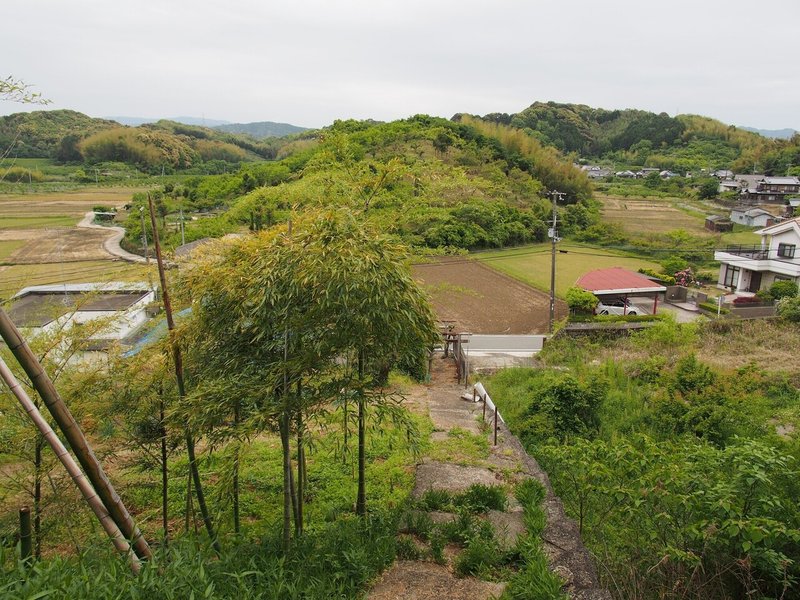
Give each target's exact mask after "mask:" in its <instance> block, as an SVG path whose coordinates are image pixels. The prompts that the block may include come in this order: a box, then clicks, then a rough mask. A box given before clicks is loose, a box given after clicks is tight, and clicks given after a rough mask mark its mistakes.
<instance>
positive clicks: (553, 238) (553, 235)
mask: <svg viewBox="0 0 800 600" xmlns="http://www.w3.org/2000/svg"><path fill="white" fill-rule="evenodd" d="M563 195H564V193H563V192H557V191H555V190H553V191H551V192H550V197H551V198H552V199H553V227H552V228H551V229H550V231H548V232H547V234H548V235H549V236H550V242H551V244H550V249H551V255H550V333H553V326H554V324H555V321H556V242H557V241H558V229H557V224H558V212H557V210H556V206H557V203H558V200H560V199H561V197H562V196H563Z"/></svg>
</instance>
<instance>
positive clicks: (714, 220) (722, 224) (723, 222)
mask: <svg viewBox="0 0 800 600" xmlns="http://www.w3.org/2000/svg"><path fill="white" fill-rule="evenodd" d="M704 226H705V228H706V229H708V230H709V231H733V223H732V222H731V221H730V220H729V219H726V218H725V217H722V216H720V215H709V216H707V217H706V222H705V225H704Z"/></svg>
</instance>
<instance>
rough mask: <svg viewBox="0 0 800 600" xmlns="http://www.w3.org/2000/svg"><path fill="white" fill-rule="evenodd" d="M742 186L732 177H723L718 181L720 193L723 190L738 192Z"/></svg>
mask: <svg viewBox="0 0 800 600" xmlns="http://www.w3.org/2000/svg"><path fill="white" fill-rule="evenodd" d="M741 188H742V184H741V183H739V182H738V181H734V180H732V179H725V180H723V181H720V182H719V188H718V191H719V193H720V194H722V193H723V192H738V191H739V190H740V189H741Z"/></svg>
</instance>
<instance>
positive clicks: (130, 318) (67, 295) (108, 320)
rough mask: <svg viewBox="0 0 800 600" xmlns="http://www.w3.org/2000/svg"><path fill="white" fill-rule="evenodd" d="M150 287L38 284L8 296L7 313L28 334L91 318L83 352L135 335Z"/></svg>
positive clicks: (142, 320) (79, 323)
mask: <svg viewBox="0 0 800 600" xmlns="http://www.w3.org/2000/svg"><path fill="white" fill-rule="evenodd" d="M154 300H155V291H154V290H153V289H152V288H151V287H150V286H149V285H148V284H146V283H128V282H110V283H82V284H81V283H78V284H69V283H68V284H58V285H38V286H31V287H27V288H24V289H22V290H21V291H20V292H19V293H17V294H16V295H15V296H14V297H13V298H12V299H11V308H10V309H9V311H8V315H9V317H11V320H12V321H14V323H15V324H16V325H17V327H20V328H24V329H28V330H29V335H32V336H37V335H41V334H54V333H56V332H57V331H59V330H67V329H72V328H75V327H80V326H82V325H87V324H89V323H90V322H92V321H95V322H96V324H97V325H99V327H98V328H97V330H94V329H92V330H91V332H90V333H89V335H88V337H87V338H85V339H84V340H83V353H82V354H83V355H85V356H84V358H88V357H89V355H90V354H91V353H93V352H98V351H103V350H104V349H106V348H108V347H109V346H110V345H112V344H114V343H116V342H122V341H123V340H124V339H125V338H127V337H128V336H130V335H132V334H133V333H135V332H136V331H137V330H138V329H139V328H140V327H141V326H142V325H144V323H145V322H147V320H148V319H149V317H148V315H147V311H146V307H147V305H148V304H150V303H151V302H153V301H154Z"/></svg>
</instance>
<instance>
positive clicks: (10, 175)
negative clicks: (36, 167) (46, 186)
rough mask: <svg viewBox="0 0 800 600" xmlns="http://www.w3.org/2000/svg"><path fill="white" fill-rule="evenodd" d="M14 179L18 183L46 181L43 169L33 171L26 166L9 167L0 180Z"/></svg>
mask: <svg viewBox="0 0 800 600" xmlns="http://www.w3.org/2000/svg"><path fill="white" fill-rule="evenodd" d="M3 179H5V180H6V181H13V182H16V183H29V182H31V183H32V182H34V181H35V182H37V183H39V182H40V181H44V175H43V174H42V172H41V171H32V170H31V169H26V168H25V167H9V168H8V169H6V170H5V171H4V172H2V176H0V181H2V180H3Z"/></svg>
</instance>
